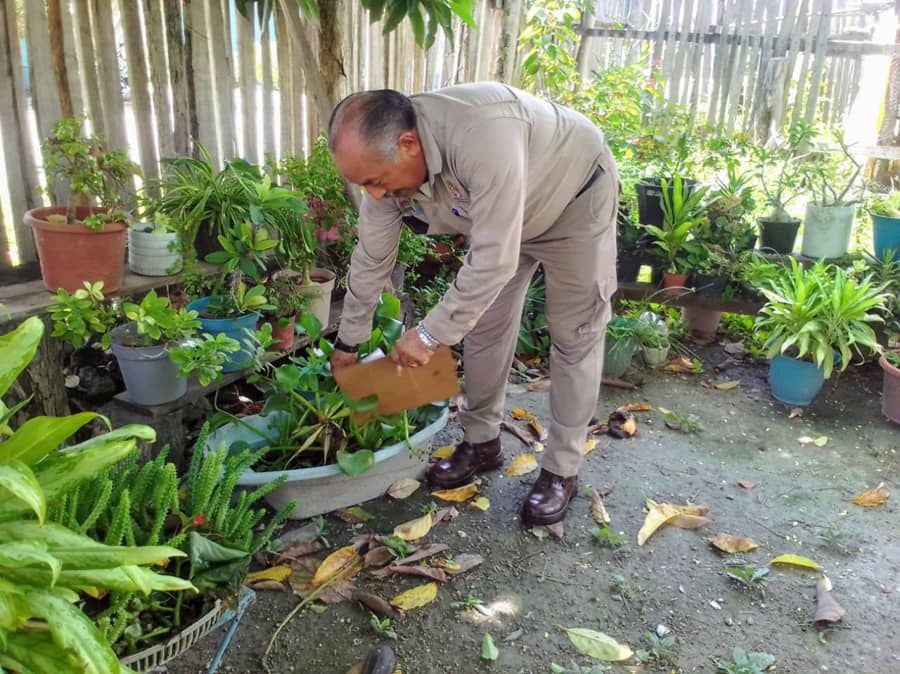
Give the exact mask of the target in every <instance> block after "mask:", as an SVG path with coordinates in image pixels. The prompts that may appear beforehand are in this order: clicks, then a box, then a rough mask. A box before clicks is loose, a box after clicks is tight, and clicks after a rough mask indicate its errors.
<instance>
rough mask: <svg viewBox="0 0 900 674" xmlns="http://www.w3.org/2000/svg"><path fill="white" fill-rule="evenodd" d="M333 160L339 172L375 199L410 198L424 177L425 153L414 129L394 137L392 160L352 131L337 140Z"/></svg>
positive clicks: (426, 170)
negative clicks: (394, 145) (393, 157)
mask: <svg viewBox="0 0 900 674" xmlns="http://www.w3.org/2000/svg"><path fill="white" fill-rule="evenodd" d="M334 163H335V164H336V165H337V168H338V171H340V172H341V175H343V176H344V177H345V178H346V179H347V180H349V181H350V182H351V183H355V184H357V185H361V186H362V187H363V188H364V189H365V190H366V192H368V193H369V196H371V197H373V198H375V199H382V198H384V197H399V198H408V197H411V196H413V195H415V194H416V192H417V191H418V189H419V187H421V186H422V184H423V183H424V182H425V181H426V180H427V179H428V167H427V165H426V164H425V155H424V154H423V153H422V146H421V144H420V143H419V134H418V133H417V132H416V131H414V130H410V131H404V132H403V133H402V134H401V135H400V138H399V139H398V140H397V160H396V161H392V160H391V159H390V158H388V159H385V158H383V157H380V156H379V155H378V153H377V152H376V151H374V150H373V149H372V148H371V147H369V146H368V145H366V144H365V143H364V142H363V141H361V140H360V139H359V138H358V137H357V135H356V134H355V133H348V134H347V135H346V136H345V137H342V138H340V140H339V141H338V143H337V147H336V148H335V152H334Z"/></svg>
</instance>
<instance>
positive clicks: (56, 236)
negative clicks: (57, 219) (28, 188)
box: [25, 206, 128, 294]
mask: <svg viewBox="0 0 900 674" xmlns="http://www.w3.org/2000/svg"><path fill="white" fill-rule="evenodd" d="M102 212H104V209H100V208H95V209H93V210H91V209H88V208H87V207H86V206H83V207H79V208H77V209H76V211H75V217H76V218H77V219H79V220H82V219H84V218H86V217H87V216H88V215H90V214H91V213H102ZM65 214H66V209H65V207H64V206H52V207H49V208H35V209H33V210H30V211H28V212H27V213H25V224H26V225H28V226H29V227H31V229H32V231H33V232H34V245H35V246H36V248H37V254H38V258H39V259H40V263H41V276H42V277H43V280H44V286H45V287H46V288H47V290H49V291H50V292H56V291H57V290H58V289H60V288H63V289H64V290H66V291H68V292H70V293H73V292H75V291H76V290H78V289H79V288H81V287H82V286H83V283H84V281H90V282H91V283H96V282H97V281H103V292H104V293H106V294H109V293H111V292H115V291H116V290H118V289H119V288H121V287H122V282H123V280H124V277H125V241H126V239H127V236H128V231H127V230H128V226H127V225H126V224H125V223H122V222H108V223H106V224H105V225H103V229H102V230H101V231H99V232H95V231H93V230H92V229H88V228H87V227H85V226H84V225H82V224H56V223H52V222H48V221H47V218H48V217H49V216H51V215H63V216H65Z"/></svg>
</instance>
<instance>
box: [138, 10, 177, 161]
mask: <svg viewBox="0 0 900 674" xmlns="http://www.w3.org/2000/svg"><path fill="white" fill-rule="evenodd" d="M144 24H145V26H146V29H147V33H146V35H147V51H148V52H149V53H148V56H149V57H150V58H149V64H150V84H151V89H152V91H153V113H154V116H155V118H156V137H157V139H158V143H159V155H160V156H161V157H171V156H172V155H173V154H175V138H174V129H173V127H172V115H171V105H170V103H169V97H168V93H169V89H170V84H169V77H168V69H167V68H166V35H165V32H164V28H165V24H164V19H163V4H162V2H160V0H144Z"/></svg>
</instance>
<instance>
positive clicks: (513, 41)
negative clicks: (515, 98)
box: [496, 0, 585, 84]
mask: <svg viewBox="0 0 900 674" xmlns="http://www.w3.org/2000/svg"><path fill="white" fill-rule="evenodd" d="M523 11H524V10H523V8H522V0H506V2H504V3H503V27H502V29H501V32H500V49H499V53H500V58H498V59H497V71H496V77H497V79H498V80H500V81H501V82H506V83H507V84H516V83H518V81H519V73H518V69H517V68H516V65H517V61H516V55H517V54H518V48H519V28H520V27H521V25H522V14H523ZM584 39H585V38H582V40H584Z"/></svg>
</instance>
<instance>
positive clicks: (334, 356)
mask: <svg viewBox="0 0 900 674" xmlns="http://www.w3.org/2000/svg"><path fill="white" fill-rule="evenodd" d="M330 361H331V371H332V372H337V371H338V370H343V369H344V368H345V367H349V366H351V365H355V364H356V354H355V353H347V352H346V351H340V350H338V349H335V350H334V351H332V352H331V359H330Z"/></svg>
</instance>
